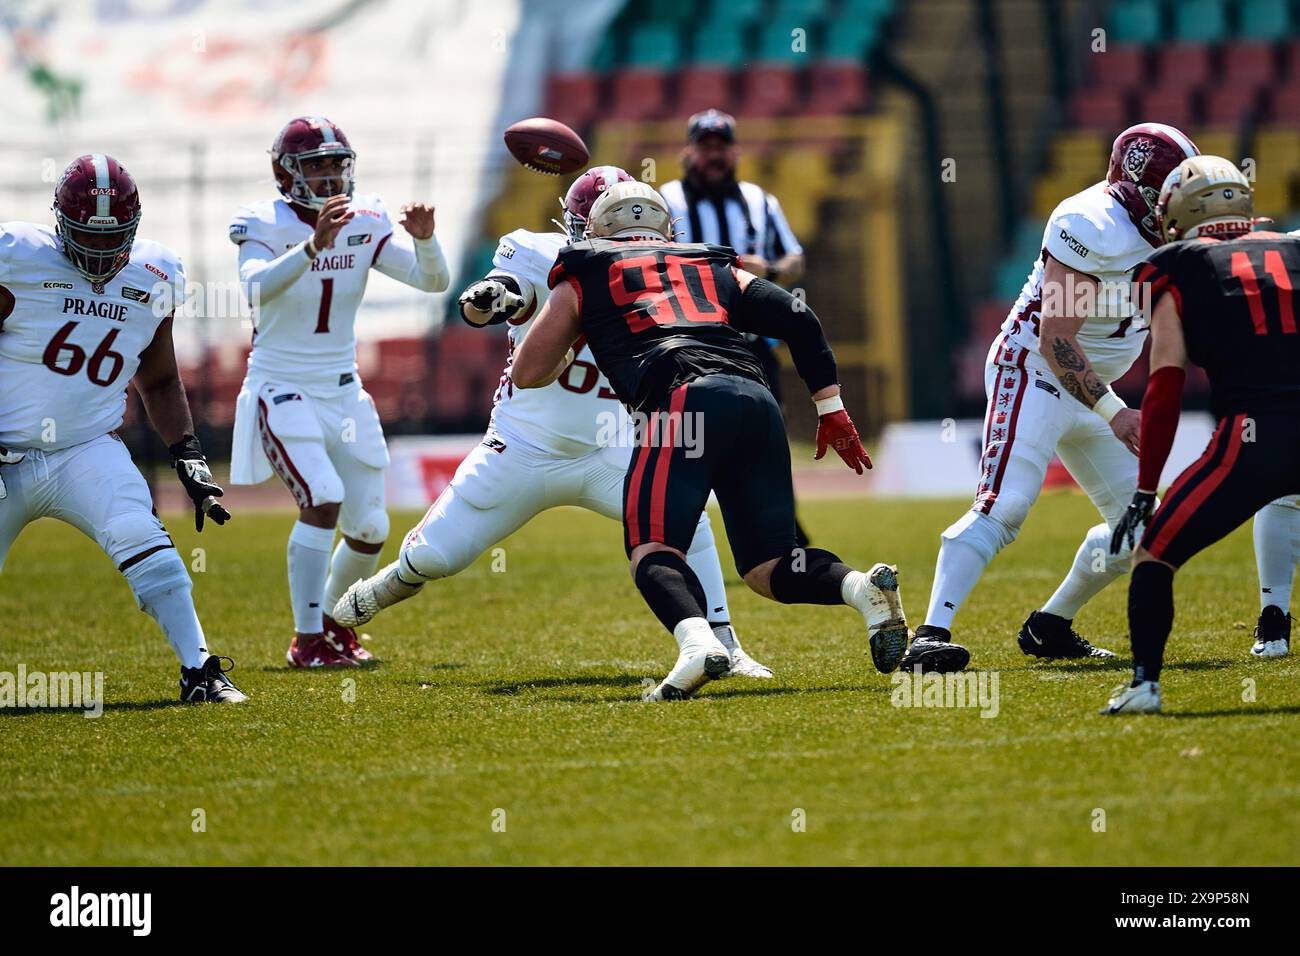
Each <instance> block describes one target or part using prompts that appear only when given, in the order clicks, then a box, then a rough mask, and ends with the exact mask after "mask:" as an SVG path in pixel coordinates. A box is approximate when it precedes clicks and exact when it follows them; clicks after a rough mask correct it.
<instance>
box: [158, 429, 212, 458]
mask: <svg viewBox="0 0 1300 956" xmlns="http://www.w3.org/2000/svg"><path fill="white" fill-rule="evenodd" d="M167 451H168V453H169V454H170V455H171V456H172V461H173V462H176V461H183V460H188V461H204V460H205V459H204V457H203V447H202V446H201V445H199V440H198V439H197V438H195V437H194V436H193V435H190V434H185V435H182V436H181V440H180V441H178V442H177V443H176V444H174V445H168V446H167Z"/></svg>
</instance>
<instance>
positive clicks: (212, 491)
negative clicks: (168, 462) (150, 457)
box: [167, 435, 230, 531]
mask: <svg viewBox="0 0 1300 956" xmlns="http://www.w3.org/2000/svg"><path fill="white" fill-rule="evenodd" d="M167 450H168V451H169V452H171V455H172V467H173V468H175V469H176V477H178V478H180V480H181V484H182V485H183V486H184V487H185V493H186V494H187V495H189V496H190V501H192V502H194V527H195V529H196V530H198V531H202V530H203V517H204V515H206V516H207V517H209V518H211V519H212V520H213V521H215V522H216V523H217V524H225V523H226V522H227V521H229V520H230V512H229V511H227V510H226V509H225V508H223V507H221V505H220V504H218V503H217V499H218V498H220V497H221V496H222V495H224V494H225V492H224V491H223V490H222V489H221V486H220V485H218V484H217V483H216V482H215V481H213V480H212V472H211V471H210V470H209V468H208V461H207V459H206V458H204V457H203V449H202V448H200V447H199V440H198V439H197V438H195V437H194V436H193V435H186V436H185V437H184V438H182V439H181V440H180V441H178V442H177V443H176V444H174V445H172V446H171V447H170V448H168V449H167Z"/></svg>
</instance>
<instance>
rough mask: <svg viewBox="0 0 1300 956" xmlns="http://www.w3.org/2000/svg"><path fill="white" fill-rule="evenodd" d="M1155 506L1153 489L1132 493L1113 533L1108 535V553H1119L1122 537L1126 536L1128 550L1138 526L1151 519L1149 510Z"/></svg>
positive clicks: (1131, 546) (1130, 547)
mask: <svg viewBox="0 0 1300 956" xmlns="http://www.w3.org/2000/svg"><path fill="white" fill-rule="evenodd" d="M1155 508H1156V493H1155V492H1154V491H1139V492H1137V493H1136V494H1134V495H1133V500H1132V501H1130V502H1129V504H1128V507H1127V508H1125V509H1124V515H1123V517H1121V518H1120V519H1119V524H1117V525H1115V533H1114V534H1112V535H1111V536H1110V553H1111V554H1119V553H1120V551H1122V550H1123V548H1124V539H1125V538H1128V546H1129V550H1132V549H1133V545H1134V543H1135V541H1136V538H1137V530H1138V528H1139V527H1145V526H1146V524H1147V522H1149V521H1150V520H1151V512H1153V511H1155Z"/></svg>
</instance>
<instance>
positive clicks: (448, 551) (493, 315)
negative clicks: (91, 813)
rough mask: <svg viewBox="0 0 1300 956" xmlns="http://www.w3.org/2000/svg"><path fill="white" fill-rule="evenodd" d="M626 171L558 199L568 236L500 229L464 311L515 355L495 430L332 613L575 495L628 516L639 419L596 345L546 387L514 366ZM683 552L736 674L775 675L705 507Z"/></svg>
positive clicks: (578, 347)
mask: <svg viewBox="0 0 1300 956" xmlns="http://www.w3.org/2000/svg"><path fill="white" fill-rule="evenodd" d="M630 179H631V177H630V176H629V175H628V174H627V173H626V172H624V171H623V170H621V169H619V168H617V167H614V166H596V167H593V168H592V169H590V170H588V171H587V172H586V173H584V174H583V175H582V176H580V177H579V178H578V180H577V181H576V182H575V183H574V184H573V186H572V187H571V188H570V189H569V191H568V193H567V194H566V196H565V198H564V199H563V200H562V203H563V205H564V209H565V212H564V219H565V228H566V230H567V235H566V234H565V233H561V232H553V233H539V232H529V231H527V230H523V229H517V230H515V231H514V232H512V233H509V234H508V235H506V236H503V237H502V238H501V241H500V243H499V245H498V246H497V251H496V255H495V257H494V258H493V262H492V264H493V269H492V271H491V272H489V273H488V275H487V276H486V277H485V278H484V279H481V280H479V281H478V282H475V283H473V284H472V285H470V286H469V288H467V289H466V290H465V292H464V294H462V295H461V297H460V302H461V314H462V316H463V317H464V318H465V320H466V321H467V322H469V323H470V324H471V325H475V326H483V325H494V324H498V323H502V322H504V323H506V324H507V327H508V328H507V334H508V336H509V349H510V355H509V357H508V358H507V362H506V368H505V372H504V373H503V374H502V376H501V383H500V385H499V386H498V388H497V392H496V395H495V397H494V400H493V409H492V419H491V423H490V425H489V427H488V432H487V434H486V435H485V436H484V439H483V442H482V444H480V445H479V446H478V447H477V448H476V449H475V450H474V451H472V452H471V453H470V454H469V455H468V456H467V457H466V458H465V460H464V461H462V462H461V464H460V467H459V468H458V469H457V470H456V475H455V477H454V478H453V479H452V482H451V484H450V485H449V486H448V487H447V489H446V490H445V491H444V492H443V493H442V495H441V496H439V498H438V500H437V501H435V502H434V503H433V505H432V507H430V508H429V511H428V513H427V514H426V515H425V516H424V519H423V520H422V521H421V522H420V523H419V524H418V525H416V527H415V528H414V529H413V530H412V531H411V532H410V533H409V534H408V535H407V536H406V539H405V541H404V542H403V543H402V552H401V556H400V558H399V559H398V560H397V561H395V562H394V563H393V564H391V565H389V566H388V567H386V568H384V569H383V570H381V571H380V572H379V573H378V574H376V575H375V576H374V577H372V578H370V579H369V580H368V581H362V582H359V583H358V584H356V585H354V586H353V587H352V588H351V589H350V590H349V591H348V592H347V594H345V595H344V596H343V599H342V600H340V601H339V602H338V604H337V605H335V607H334V610H333V615H334V618H335V620H337V621H339V622H340V623H347V624H350V625H352V626H354V627H355V626H357V625H359V624H363V623H365V622H366V621H368V620H370V619H371V618H372V617H373V616H374V615H375V614H376V613H378V611H379V610H381V609H382V608H385V607H389V606H390V605H392V604H395V603H397V602H398V601H400V600H404V599H405V598H408V597H410V596H412V595H413V594H415V593H416V592H417V591H419V590H420V588H422V587H423V586H424V584H425V582H426V581H432V580H436V579H438V578H444V577H449V576H451V575H453V574H456V573H458V572H459V571H461V570H463V569H464V568H466V567H468V566H469V564H470V563H471V562H473V561H474V559H475V558H477V557H478V556H479V555H480V554H482V553H483V552H484V551H486V550H487V549H488V548H490V547H491V546H492V545H494V544H496V543H497V542H498V541H500V540H502V539H503V538H505V537H507V536H508V535H510V534H512V533H514V532H515V531H517V530H518V529H519V528H521V527H523V526H524V525H525V524H527V523H528V522H529V521H530V520H532V518H533V517H534V516H535V515H537V514H539V513H540V512H542V511H545V510H546V509H547V508H554V507H558V506H560V505H575V506H577V507H580V508H587V509H589V510H591V511H595V512H596V513H597V514H602V515H605V516H606V517H608V518H613V519H615V520H619V521H621V520H622V515H623V481H624V478H625V477H626V474H627V466H628V460H629V459H630V457H631V454H632V442H631V436H632V429H631V426H630V421H629V419H628V415H627V412H626V410H625V409H624V408H623V406H622V404H621V403H620V402H619V401H618V399H617V398H616V397H615V396H614V392H613V390H612V389H611V388H610V386H609V382H608V380H607V379H606V378H605V376H604V375H603V374H602V373H601V372H600V371H599V370H598V369H597V368H596V362H595V358H594V356H592V354H591V350H590V349H589V348H588V347H587V346H586V344H585V343H584V342H581V341H579V342H575V343H574V348H573V350H572V351H573V352H574V355H573V356H572V358H571V361H570V362H569V364H568V365H567V366H566V367H565V368H564V370H563V371H562V372H561V373H560V375H559V376H558V377H557V378H556V379H555V380H554V381H553V382H551V383H550V384H549V385H546V386H544V387H542V388H533V389H521V388H517V387H516V386H515V384H514V382H513V381H512V380H511V377H510V368H511V362H512V361H513V357H514V352H515V349H516V348H517V347H518V346H519V343H521V342H522V341H523V339H524V335H525V334H526V333H527V331H528V327H529V325H530V324H531V322H532V319H533V317H534V316H536V315H537V314H538V312H540V310H541V307H542V305H543V304H544V303H545V302H546V297H547V295H548V291H549V287H548V285H547V277H548V275H549V274H550V271H551V269H552V267H553V266H554V265H555V257H556V254H557V253H558V252H559V251H560V249H561V248H563V247H564V246H565V245H567V244H568V243H570V242H573V241H576V240H577V239H580V238H581V236H582V232H583V230H584V228H585V226H586V216H587V214H588V213H589V212H590V210H591V206H592V204H593V203H594V202H595V201H596V199H597V197H598V196H600V194H601V193H602V192H604V190H605V189H606V188H607V187H608V186H610V185H612V184H613V183H615V182H621V181H626V180H630ZM687 560H688V562H689V564H690V566H691V568H692V570H694V571H695V573H696V575H697V576H698V577H699V579H700V582H701V583H702V584H703V586H704V589H705V593H706V597H707V599H708V605H709V622H710V624H711V625H712V627H713V631H714V633H715V634H716V635H717V636H718V639H719V640H720V641H722V643H723V644H725V645H726V646H727V648H728V650H730V651H731V652H732V655H731V656H732V673H733V674H737V675H741V676H750V677H760V678H767V677H771V676H772V672H771V671H770V670H769V669H768V668H766V667H764V666H763V665H762V664H759V663H758V662H757V661H755V660H753V659H752V658H750V657H749V656H748V655H746V654H745V652H744V651H743V649H741V648H740V645H739V643H738V642H737V640H736V635H735V630H734V628H733V627H732V626H731V621H730V612H729V610H728V607H727V598H726V589H725V586H724V583H723V578H722V569H721V566H720V564H719V562H718V552H717V547H716V545H715V544H714V540H713V531H712V528H711V526H710V524H709V518H708V515H707V514H706V515H703V516H701V518H700V522H699V524H698V525H697V527H696V531H695V537H694V539H693V541H692V542H691V547H690V551H689V553H688V555H687Z"/></svg>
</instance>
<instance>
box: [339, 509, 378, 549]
mask: <svg viewBox="0 0 1300 956" xmlns="http://www.w3.org/2000/svg"><path fill="white" fill-rule="evenodd" d="M339 530H340V531H342V532H343V533H344V534H345V535H347V536H348V537H349V538H352V539H354V540H356V541H364V542H366V544H383V543H384V542H385V541H387V540H388V512H387V511H385V510H384V509H383V508H372V509H371V510H370V511H367V512H366V513H364V514H362V515H361V516H359V517H358V518H356V519H353V518H352V517H351V516H350V515H345V514H343V513H340V514H339Z"/></svg>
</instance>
